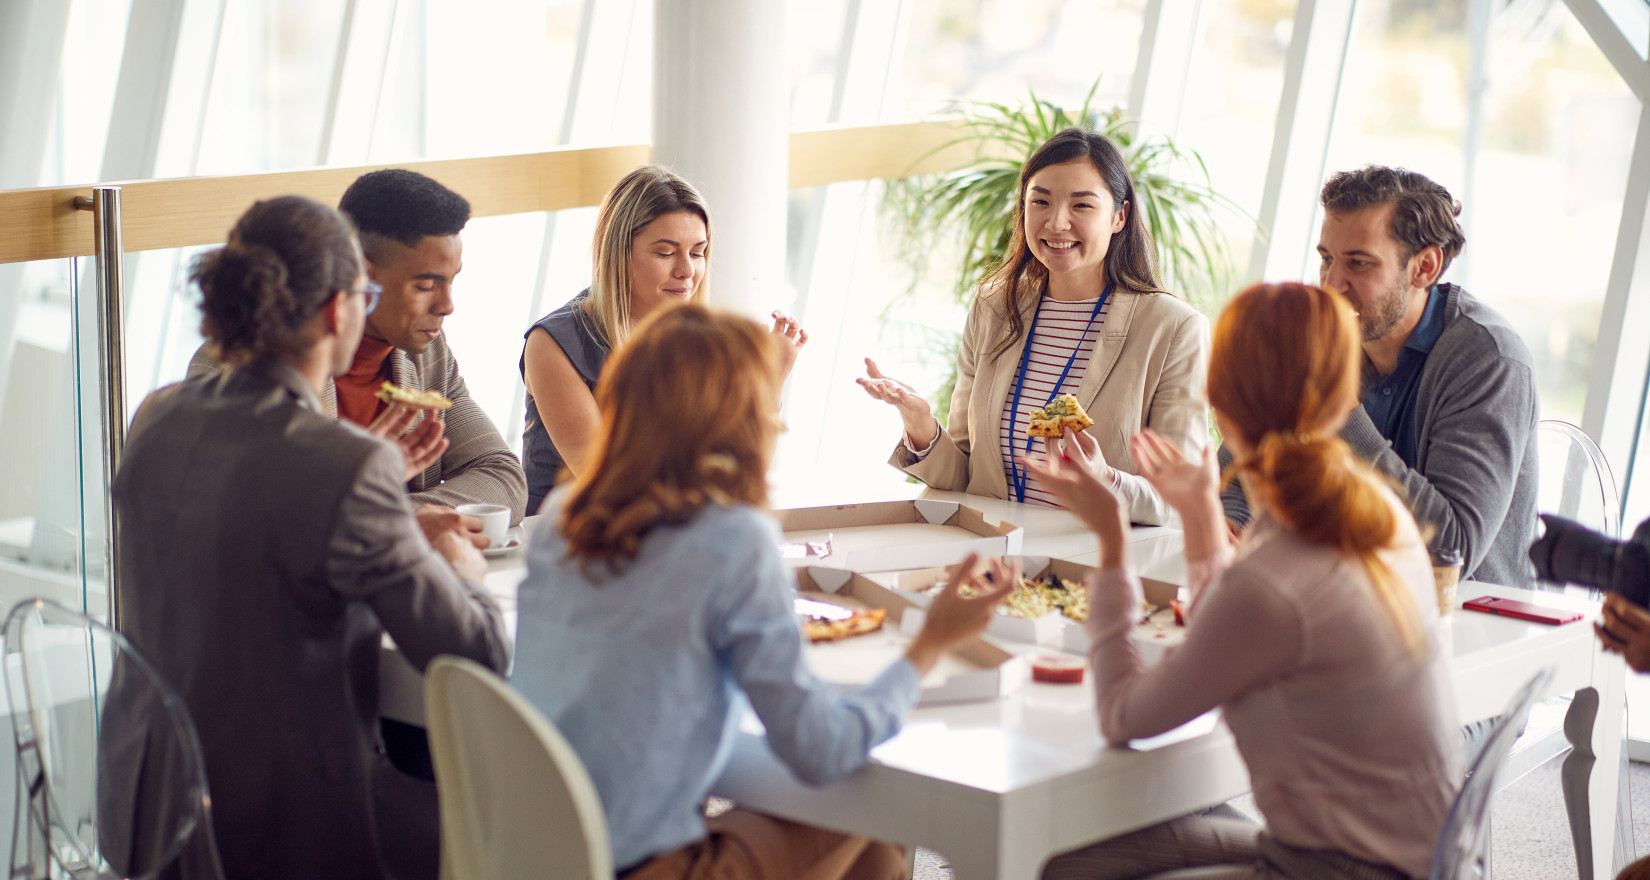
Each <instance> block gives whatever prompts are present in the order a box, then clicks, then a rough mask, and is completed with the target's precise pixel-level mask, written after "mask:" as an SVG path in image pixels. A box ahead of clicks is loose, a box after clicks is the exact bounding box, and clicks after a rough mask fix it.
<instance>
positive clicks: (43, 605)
mask: <svg viewBox="0 0 1650 880" xmlns="http://www.w3.org/2000/svg"><path fill="white" fill-rule="evenodd" d="M0 659H3V661H4V668H5V696H6V704H7V712H8V720H9V721H10V723H11V726H12V734H13V739H14V741H15V743H16V746H17V751H16V763H15V769H16V777H15V781H16V791H17V796H16V800H15V802H14V805H13V808H14V813H13V834H12V850H11V876H12V877H13V878H30V880H35V878H58V877H68V878H73V880H89V878H104V877H121V878H148V877H155V876H158V875H160V874H161V873H162V872H165V873H166V874H167V876H169V877H178V878H213V880H215V878H221V877H222V875H223V874H222V868H221V866H220V865H219V863H218V855H217V847H216V843H215V841H214V839H213V836H212V827H211V797H210V795H209V794H208V791H207V786H206V770H205V766H204V764H203V762H202V758H201V747H200V740H199V738H198V737H197V736H196V733H195V726H194V723H193V722H192V721H191V720H190V718H189V713H188V712H187V710H186V709H185V708H184V705H183V701H182V699H181V698H180V697H179V696H178V694H177V693H176V691H174V690H173V689H172V687H171V686H170V685H169V684H168V683H167V682H166V681H165V680H164V679H163V678H162V677H161V675H160V674H159V673H158V672H157V671H156V670H155V668H154V667H153V666H152V665H150V663H149V662H148V661H147V660H146V659H144V657H143V655H142V654H140V653H139V652H138V651H137V650H136V649H135V648H134V647H133V646H132V645H131V643H130V642H128V641H126V639H125V638H124V637H122V636H121V635H120V634H119V633H117V632H115V631H114V630H112V629H110V628H108V627H107V626H104V625H103V624H101V623H98V622H97V621H95V620H92V619H91V618H88V617H86V616H85V615H83V614H80V613H79V612H76V611H72V610H70V609H68V608H64V607H63V606H61V605H57V604H55V603H52V602H49V601H46V600H44V599H31V600H27V601H24V602H22V603H19V604H18V605H17V606H16V607H14V608H13V609H12V610H11V613H10V614H8V615H7V617H6V623H5V634H4V648H3V650H0Z"/></svg>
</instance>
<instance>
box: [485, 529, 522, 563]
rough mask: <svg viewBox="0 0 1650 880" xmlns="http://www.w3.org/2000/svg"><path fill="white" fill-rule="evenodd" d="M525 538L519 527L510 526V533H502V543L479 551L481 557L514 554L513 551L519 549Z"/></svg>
mask: <svg viewBox="0 0 1650 880" xmlns="http://www.w3.org/2000/svg"><path fill="white" fill-rule="evenodd" d="M525 537H526V536H525V535H523V534H522V531H521V526H511V527H510V531H508V532H505V533H504V543H503V544H502V545H501V546H498V547H488V548H487V549H485V550H483V551H481V555H482V556H486V557H488V558H492V557H494V556H503V555H504V554H506V553H514V552H515V551H517V550H520V549H521V545H522V544H523V543H524V542H525Z"/></svg>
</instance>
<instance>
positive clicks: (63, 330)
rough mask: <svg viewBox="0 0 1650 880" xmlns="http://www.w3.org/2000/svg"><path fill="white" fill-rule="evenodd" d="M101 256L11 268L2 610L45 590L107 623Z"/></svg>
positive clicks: (0, 318) (2, 362)
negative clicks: (93, 284) (95, 292)
mask: <svg viewBox="0 0 1650 880" xmlns="http://www.w3.org/2000/svg"><path fill="white" fill-rule="evenodd" d="M91 262H92V261H91V260H86V259H79V258H71V259H61V260H43V261H34V262H28V263H20V264H12V265H5V266H0V486H3V487H4V488H3V489H0V606H4V607H5V608H10V607H11V606H12V605H13V604H15V603H16V602H18V601H21V600H23V599H25V598H30V597H35V596H43V597H45V598H48V599H52V600H54V601H56V602H60V603H62V604H64V605H68V606H70V607H73V608H78V609H80V610H82V611H85V612H86V613H88V614H91V615H93V616H95V617H98V618H99V619H104V620H106V619H108V614H109V595H108V590H107V589H106V587H105V578H104V559H105V553H104V547H105V540H104V528H103V525H102V523H103V515H104V493H103V469H102V468H103V465H102V461H103V453H102V437H103V430H102V426H103V419H102V410H101V406H100V398H99V394H98V373H97V370H98V358H97V351H98V344H97V339H96V333H97V323H96V317H95V312H94V311H91V309H92V308H94V307H95V297H90V296H88V295H87V293H88V291H89V290H90V289H91V288H90V287H89V286H88V285H89V279H90V276H89V272H90V263H91ZM82 315H89V316H90V317H91V320H90V321H86V320H81V319H80V318H81V316H82Z"/></svg>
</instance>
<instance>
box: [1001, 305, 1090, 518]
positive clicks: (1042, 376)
mask: <svg viewBox="0 0 1650 880" xmlns="http://www.w3.org/2000/svg"><path fill="white" fill-rule="evenodd" d="M1097 299H1099V297H1096V298H1095V299H1084V300H1076V301H1072V302H1064V301H1061V300H1057V299H1050V298H1049V297H1048V296H1044V297H1043V301H1042V303H1041V304H1039V305H1038V307H1037V309H1038V311H1037V330H1036V333H1035V334H1034V335H1033V336H1032V337H1031V339H1030V340H1029V341H1028V342H1027V343H1026V344H1027V345H1029V346H1030V347H1031V358H1030V360H1029V361H1027V362H1026V368H1025V381H1024V389H1023V390H1022V391H1021V393H1020V408H1019V411H1018V412H1016V411H1015V409H1014V392H1013V391H1012V390H1011V391H1009V393H1008V394H1007V395H1006V396H1005V397H1004V398H1003V414H1002V417H1001V418H999V419H998V420H997V431H998V440H999V443H998V445H999V446H1001V447H1002V450H1003V473H1004V474H1006V475H1008V497H1009V500H1010V501H1013V500H1016V498H1015V492H1014V469H1015V468H1016V467H1017V466H1018V465H1016V464H1015V463H1014V461H1013V456H1014V455H1015V454H1016V453H1018V454H1020V455H1025V454H1026V429H1027V426H1028V425H1029V423H1030V421H1031V413H1033V412H1035V411H1036V410H1039V409H1042V408H1043V407H1044V406H1045V405H1046V404H1047V403H1048V402H1049V401H1050V400H1053V399H1054V398H1055V396H1056V395H1059V394H1075V393H1076V392H1077V385H1078V383H1080V382H1082V381H1083V373H1084V372H1085V371H1086V370H1087V369H1088V365H1089V358H1090V357H1092V356H1093V354H1094V344H1095V341H1096V340H1098V339H1099V338H1100V328H1101V327H1102V326H1104V325H1105V323H1106V313H1107V312H1109V311H1111V303H1110V301H1107V303H1106V305H1104V306H1102V307H1101V308H1100V314H1098V315H1095V317H1094V321H1093V323H1092V324H1091V323H1090V322H1089V316H1090V315H1092V314H1094V303H1095V301H1096V300H1097ZM1085 328H1086V330H1085ZM1073 348H1075V349H1076V350H1077V357H1076V359H1075V360H1074V361H1072V364H1071V372H1069V373H1067V374H1066V380H1065V382H1062V383H1061V384H1060V387H1059V388H1055V387H1054V383H1056V382H1059V380H1060V371H1061V370H1064V369H1065V368H1066V361H1067V359H1069V358H1071V353H1072V349H1073ZM1029 457H1030V458H1031V459H1032V460H1034V461H1042V459H1043V444H1042V443H1040V442H1034V443H1032V445H1031V454H1030V456H1029ZM1021 473H1024V471H1023V470H1022V471H1021ZM1025 501H1026V503H1027V504H1035V505H1039V506H1042V507H1059V506H1060V503H1059V502H1058V501H1056V500H1055V499H1054V496H1053V495H1050V494H1049V493H1048V492H1046V491H1044V490H1043V488H1042V487H1041V486H1039V485H1038V484H1037V479H1036V478H1035V477H1028V478H1027V482H1026V497H1025Z"/></svg>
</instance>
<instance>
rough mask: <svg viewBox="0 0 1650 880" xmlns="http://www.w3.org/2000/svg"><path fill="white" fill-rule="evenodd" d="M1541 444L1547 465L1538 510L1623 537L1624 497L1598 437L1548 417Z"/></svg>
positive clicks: (1542, 427)
mask: <svg viewBox="0 0 1650 880" xmlns="http://www.w3.org/2000/svg"><path fill="white" fill-rule="evenodd" d="M1536 442H1537V443H1539V444H1540V447H1539V451H1538V453H1537V455H1538V457H1539V459H1540V467H1541V479H1540V490H1539V492H1538V493H1537V498H1536V505H1535V506H1536V509H1537V510H1539V511H1541V512H1542V513H1556V514H1558V515H1559V516H1562V517H1564V518H1565V519H1573V520H1575V521H1576V522H1579V523H1581V524H1582V525H1584V526H1586V527H1588V528H1590V529H1594V530H1597V531H1599V532H1603V533H1604V534H1606V535H1609V536H1610V537H1612V538H1620V537H1621V493H1620V492H1619V491H1618V490H1617V489H1616V476H1615V474H1614V473H1613V472H1612V471H1611V470H1610V463H1609V462H1608V461H1606V460H1605V459H1604V452H1603V450H1601V449H1599V448H1598V444H1597V443H1594V442H1593V438H1591V437H1589V436H1587V432H1585V431H1583V430H1581V429H1580V428H1578V427H1576V426H1575V425H1572V424H1570V423H1569V422H1565V421H1560V420H1558V419H1542V420H1541V424H1540V426H1539V430H1538V431H1537V437H1536Z"/></svg>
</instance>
